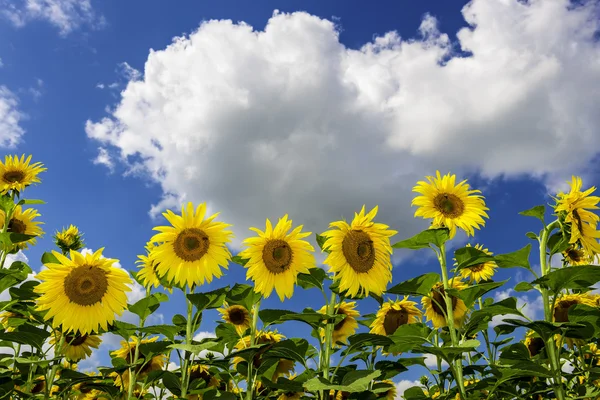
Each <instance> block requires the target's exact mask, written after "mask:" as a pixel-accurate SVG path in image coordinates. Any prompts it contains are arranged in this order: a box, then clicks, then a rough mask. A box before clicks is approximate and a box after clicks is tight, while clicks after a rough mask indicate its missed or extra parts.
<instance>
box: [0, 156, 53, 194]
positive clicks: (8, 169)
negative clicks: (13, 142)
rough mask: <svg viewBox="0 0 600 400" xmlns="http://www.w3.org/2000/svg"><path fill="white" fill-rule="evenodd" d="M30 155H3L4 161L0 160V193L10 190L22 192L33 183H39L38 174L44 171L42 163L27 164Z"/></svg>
mask: <svg viewBox="0 0 600 400" xmlns="http://www.w3.org/2000/svg"><path fill="white" fill-rule="evenodd" d="M30 161H31V156H29V157H27V159H25V155H24V154H23V155H22V156H21V158H20V159H19V156H5V157H4V162H2V161H0V194H5V193H7V192H8V191H10V190H14V191H16V192H22V191H23V189H25V188H26V187H27V186H29V185H31V184H33V183H40V178H38V174H39V173H40V172H43V171H46V168H44V167H43V164H42V163H39V162H36V163H33V164H29V162H30Z"/></svg>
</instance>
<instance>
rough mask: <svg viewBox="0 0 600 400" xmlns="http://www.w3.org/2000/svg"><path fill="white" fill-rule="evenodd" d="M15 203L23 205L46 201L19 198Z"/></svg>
mask: <svg viewBox="0 0 600 400" xmlns="http://www.w3.org/2000/svg"><path fill="white" fill-rule="evenodd" d="M17 204H19V205H23V204H46V202H45V201H44V200H38V199H21V200H19V202H18V203H17Z"/></svg>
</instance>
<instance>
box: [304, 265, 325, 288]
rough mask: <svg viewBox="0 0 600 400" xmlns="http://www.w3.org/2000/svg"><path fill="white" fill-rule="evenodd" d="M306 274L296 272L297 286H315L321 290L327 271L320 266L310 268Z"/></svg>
mask: <svg viewBox="0 0 600 400" xmlns="http://www.w3.org/2000/svg"><path fill="white" fill-rule="evenodd" d="M309 271H310V272H309V273H308V274H298V286H300V287H301V288H302V289H310V288H313V287H314V288H317V289H320V290H323V281H325V278H327V273H326V272H325V271H324V270H323V269H322V268H311V269H310V270H309Z"/></svg>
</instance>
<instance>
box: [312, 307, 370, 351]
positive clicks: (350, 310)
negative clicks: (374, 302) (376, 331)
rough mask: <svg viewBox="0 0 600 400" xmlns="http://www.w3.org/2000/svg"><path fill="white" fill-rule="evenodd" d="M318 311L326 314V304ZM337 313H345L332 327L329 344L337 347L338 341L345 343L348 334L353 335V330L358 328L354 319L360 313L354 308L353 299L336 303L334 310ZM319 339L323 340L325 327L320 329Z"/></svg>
mask: <svg viewBox="0 0 600 400" xmlns="http://www.w3.org/2000/svg"><path fill="white" fill-rule="evenodd" d="M319 313H321V314H326V313H327V306H323V307H322V308H321V309H320V310H319ZM336 314H337V315H345V317H344V319H343V320H341V321H340V322H338V323H337V324H335V326H334V327H333V334H332V339H333V340H332V342H331V345H332V346H333V347H339V345H338V344H337V343H338V342H341V343H346V340H347V339H348V337H349V336H351V335H353V334H354V332H356V330H357V329H358V322H357V321H356V317H358V316H359V315H360V313H359V312H358V311H357V310H356V302H354V301H349V302H346V301H343V302H341V303H340V304H339V305H338V309H337V312H336ZM320 333H321V341H324V340H325V329H321V331H320Z"/></svg>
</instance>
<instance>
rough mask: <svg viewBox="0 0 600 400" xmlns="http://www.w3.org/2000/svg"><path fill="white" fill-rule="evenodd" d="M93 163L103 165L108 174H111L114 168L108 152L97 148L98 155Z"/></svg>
mask: <svg viewBox="0 0 600 400" xmlns="http://www.w3.org/2000/svg"><path fill="white" fill-rule="evenodd" d="M93 163H94V164H96V165H104V166H105V167H106V168H108V170H109V171H110V172H113V171H114V168H115V165H114V163H113V161H112V158H111V157H110V154H108V151H107V150H106V149H104V148H102V147H100V148H98V155H97V156H96V158H95V159H94V161H93Z"/></svg>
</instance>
